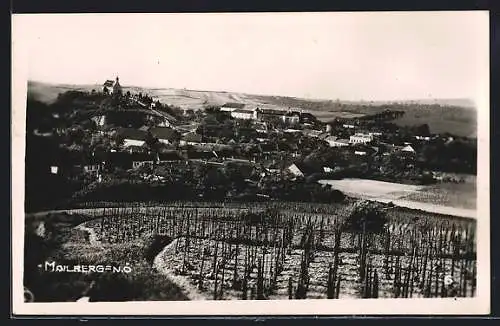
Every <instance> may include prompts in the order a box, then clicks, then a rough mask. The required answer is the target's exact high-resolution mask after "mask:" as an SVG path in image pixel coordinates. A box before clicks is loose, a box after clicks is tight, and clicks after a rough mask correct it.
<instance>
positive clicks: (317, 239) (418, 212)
mask: <svg viewBox="0 0 500 326" xmlns="http://www.w3.org/2000/svg"><path fill="white" fill-rule="evenodd" d="M12 21H13V22H12V29H13V31H12V32H13V34H12V35H13V38H12V40H13V68H12V73H13V107H12V119H13V120H12V126H13V134H12V144H13V146H12V147H13V161H12V171H13V172H12V173H13V174H12V176H13V181H12V183H13V185H12V187H13V188H12V189H13V196H16V197H15V198H14V197H13V199H12V203H13V216H12V226H13V229H12V235H13V237H12V238H13V257H14V258H13V259H14V261H13V270H14V275H13V285H12V286H13V291H14V299H13V300H14V307H15V310H14V312H16V310H17V312H18V313H20V314H22V313H31V314H54V315H57V314H124V315H126V314H138V315H140V314H143V313H147V314H150V315H151V314H155V313H156V314H160V315H171V314H172V315H176V314H181V315H193V314H195V315H196V314H200V315H211V314H226V315H235V314H251V315H255V314H267V315H275V314H290V315H293V314H339V313H346V314H381V313H384V314H391V313H397V314H401V313H414V314H427V313H437V314H463V313H467V314H479V313H489V309H490V303H489V295H490V294H489V293H490V284H489V282H490V281H491V278H490V276H489V273H490V271H489V264H490V262H489V259H490V257H489V250H490V249H489V220H490V216H489V203H490V202H489V134H490V132H489V35H488V33H489V32H488V31H489V25H488V13H487V12H483V11H475V12H472V11H470V12H469V11H461V12H451V11H450V12H446V11H442V12H425V11H423V12H356V13H354V12H323V13H306V12H298V13H197V14H24V15H13V18H12ZM63 303H64V304H63ZM138 303H140V305H137V304H138ZM16 307H17V308H16Z"/></svg>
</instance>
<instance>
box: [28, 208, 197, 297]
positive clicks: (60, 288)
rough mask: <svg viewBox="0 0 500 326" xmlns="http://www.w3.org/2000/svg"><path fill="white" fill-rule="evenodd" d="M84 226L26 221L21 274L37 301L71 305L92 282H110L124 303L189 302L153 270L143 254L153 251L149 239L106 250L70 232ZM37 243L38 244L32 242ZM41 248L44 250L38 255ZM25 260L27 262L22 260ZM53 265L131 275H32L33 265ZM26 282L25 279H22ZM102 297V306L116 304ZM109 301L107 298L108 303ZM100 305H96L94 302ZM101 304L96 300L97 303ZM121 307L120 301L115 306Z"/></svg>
mask: <svg viewBox="0 0 500 326" xmlns="http://www.w3.org/2000/svg"><path fill="white" fill-rule="evenodd" d="M85 220H88V218H86V217H84V216H79V215H67V214H50V215H44V216H36V217H34V216H27V217H26V220H25V223H26V232H27V233H28V234H31V235H32V236H29V237H28V238H27V239H25V240H26V241H28V239H29V242H28V243H27V248H28V249H27V252H26V253H25V255H26V254H27V255H28V258H26V257H25V269H27V271H28V272H29V275H30V276H29V278H28V280H27V279H26V278H25V281H27V283H28V286H29V288H30V290H31V291H32V292H33V293H34V294H35V298H36V301H37V302H38V301H41V302H64V301H74V300H76V299H78V298H79V297H81V296H82V293H83V291H84V290H85V289H86V288H87V287H88V286H89V284H90V282H91V281H92V280H97V284H99V286H101V287H109V286H116V284H118V283H116V282H114V281H113V278H115V279H116V278H118V281H119V282H121V283H120V286H121V288H122V289H121V290H123V291H124V295H125V296H126V297H127V298H128V300H132V301H136V300H139V301H143V300H145V301H154V300H162V301H165V300H166V301H169V300H187V299H188V298H187V297H186V296H185V295H184V294H183V293H182V292H181V290H180V289H179V287H178V286H177V285H175V284H173V283H172V282H171V281H170V280H169V279H167V278H165V277H164V276H163V275H161V274H159V273H157V272H155V271H153V270H152V267H151V264H150V263H149V262H148V261H147V259H146V257H145V253H146V252H147V248H148V247H149V246H150V245H151V243H150V242H149V241H148V239H138V240H137V241H130V242H127V243H125V244H119V245H116V244H106V245H103V246H102V247H101V246H98V247H97V246H94V245H92V244H90V243H89V240H88V237H87V236H86V234H85V232H82V231H80V230H76V229H74V226H76V225H77V224H79V223H81V222H83V221H85ZM42 222H43V223H44V224H45V225H47V227H46V230H47V231H46V232H45V234H43V235H42V237H41V238H40V237H36V236H34V233H35V230H36V229H37V227H38V226H39V225H40V223H42ZM33 241H36V242H33ZM40 247H42V248H44V250H42V251H40ZM26 259H27V260H26ZM52 260H54V261H57V262H60V263H63V264H64V263H66V264H69V265H73V264H93V265H95V264H103V265H109V264H118V265H119V266H124V265H125V264H129V265H130V267H131V268H132V272H131V273H130V274H111V275H108V274H107V273H103V274H96V275H86V274H78V273H62V274H61V273H50V272H43V271H40V272H38V273H37V272H35V269H36V267H35V266H36V264H37V263H43V261H52ZM25 277H26V275H25ZM103 295H104V297H105V298H103V299H102V300H103V301H108V300H109V301H115V300H117V299H116V298H113V297H112V296H113V295H116V293H106V291H105V290H104V289H102V290H101V293H98V294H97V296H98V297H102V296H103ZM108 295H109V297H108ZM97 300H98V299H97ZM99 301H100V300H99ZM118 301H121V300H118Z"/></svg>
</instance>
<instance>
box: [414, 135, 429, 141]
mask: <svg viewBox="0 0 500 326" xmlns="http://www.w3.org/2000/svg"><path fill="white" fill-rule="evenodd" d="M415 139H417V140H426V141H429V140H431V137H429V136H415Z"/></svg>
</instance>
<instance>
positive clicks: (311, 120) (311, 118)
mask: <svg viewBox="0 0 500 326" xmlns="http://www.w3.org/2000/svg"><path fill="white" fill-rule="evenodd" d="M299 118H300V123H302V124H309V125H313V124H315V123H316V122H317V121H318V119H317V118H316V116H315V115H314V114H312V113H308V112H300V115H299Z"/></svg>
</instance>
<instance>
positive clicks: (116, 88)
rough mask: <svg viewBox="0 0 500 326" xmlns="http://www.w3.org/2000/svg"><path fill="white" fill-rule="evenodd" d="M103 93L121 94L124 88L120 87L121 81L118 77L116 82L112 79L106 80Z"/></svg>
mask: <svg viewBox="0 0 500 326" xmlns="http://www.w3.org/2000/svg"><path fill="white" fill-rule="evenodd" d="M102 91H103V93H107V94H113V93H117V94H121V93H122V86H121V85H120V79H119V78H118V77H116V80H114V81H113V80H111V79H108V80H106V81H105V82H104V84H103V85H102Z"/></svg>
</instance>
